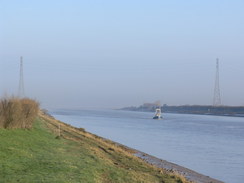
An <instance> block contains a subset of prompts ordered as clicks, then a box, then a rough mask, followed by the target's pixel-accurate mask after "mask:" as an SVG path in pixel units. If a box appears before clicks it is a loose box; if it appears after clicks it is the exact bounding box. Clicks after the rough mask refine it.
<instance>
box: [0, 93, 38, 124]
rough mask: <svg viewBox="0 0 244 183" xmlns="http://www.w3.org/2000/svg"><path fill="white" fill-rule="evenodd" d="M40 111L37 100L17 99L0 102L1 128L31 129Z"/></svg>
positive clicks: (6, 99)
mask: <svg viewBox="0 0 244 183" xmlns="http://www.w3.org/2000/svg"><path fill="white" fill-rule="evenodd" d="M38 110H39V103H38V102H36V101H35V100H32V99H28V98H23V99H19V98H16V97H11V98H3V99H1V100H0V128H31V127H32V123H33V121H34V119H35V118H36V116H37V113H38Z"/></svg>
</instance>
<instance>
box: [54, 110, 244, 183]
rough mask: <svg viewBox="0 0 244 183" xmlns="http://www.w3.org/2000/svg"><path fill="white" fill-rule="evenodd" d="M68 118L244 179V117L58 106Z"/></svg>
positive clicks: (217, 174) (205, 170) (236, 180)
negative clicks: (158, 116)
mask: <svg viewBox="0 0 244 183" xmlns="http://www.w3.org/2000/svg"><path fill="white" fill-rule="evenodd" d="M51 114H52V115H53V116H54V117H55V118H57V119H59V120H61V121H64V122H66V123H69V124H71V125H73V126H76V127H82V128H85V129H86V130H87V131H89V132H92V133H95V134H97V135H99V136H102V137H105V138H108V139H111V140H113V141H116V142H119V143H122V144H124V145H127V146H129V147H132V148H135V149H138V150H140V151H143V152H146V153H148V154H151V155H154V156H156V157H158V158H161V159H164V160H167V161H170V162H173V163H176V164H178V165H182V166H184V167H187V168H190V169H193V170H195V171H197V172H199V173H202V174H205V175H208V176H210V177H213V178H216V179H219V180H222V181H225V182H230V183H232V182H233V183H243V182H244V118H237V117H219V116H204V115H188V114H163V117H164V119H163V120H153V119H152V116H153V113H147V112H130V111H114V110H100V111H99V110H97V111H95V110H56V111H51Z"/></svg>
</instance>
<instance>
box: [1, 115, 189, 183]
mask: <svg viewBox="0 0 244 183" xmlns="http://www.w3.org/2000/svg"><path fill="white" fill-rule="evenodd" d="M59 128H60V132H61V136H59ZM0 139H1V141H0V182H24V183H26V182H65V183H66V182H87V183H88V182H105V183H107V182H121V183H123V182H126V183H128V182H150V183H151V182H169V183H171V182H172V183H173V182H187V181H186V180H185V179H184V177H182V176H178V175H177V174H175V173H170V172H168V171H166V170H163V169H160V168H157V167H155V166H152V165H150V164H148V163H146V162H144V161H143V160H141V159H140V158H137V157H135V156H134V155H133V153H134V152H133V150H130V149H127V148H125V147H123V146H119V145H118V144H116V143H113V142H111V141H108V140H105V139H102V138H100V137H97V136H96V135H93V134H90V133H88V132H85V131H84V129H77V128H74V127H72V126H70V125H67V124H65V123H62V122H60V121H57V120H55V119H53V118H52V117H50V116H47V115H45V114H44V113H42V112H40V113H39V116H38V118H37V119H36V121H35V122H34V124H33V127H32V129H0Z"/></svg>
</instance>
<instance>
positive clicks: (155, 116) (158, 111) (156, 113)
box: [153, 108, 162, 119]
mask: <svg viewBox="0 0 244 183" xmlns="http://www.w3.org/2000/svg"><path fill="white" fill-rule="evenodd" d="M153 119H162V116H161V109H160V108H157V109H156V112H155V115H154V117H153Z"/></svg>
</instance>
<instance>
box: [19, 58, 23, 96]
mask: <svg viewBox="0 0 244 183" xmlns="http://www.w3.org/2000/svg"><path fill="white" fill-rule="evenodd" d="M18 96H19V97H20V98H23V97H24V96H25V88H24V71H23V57H20V73H19V92H18Z"/></svg>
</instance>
